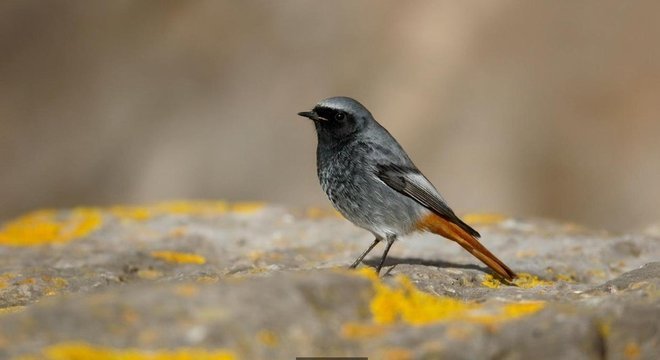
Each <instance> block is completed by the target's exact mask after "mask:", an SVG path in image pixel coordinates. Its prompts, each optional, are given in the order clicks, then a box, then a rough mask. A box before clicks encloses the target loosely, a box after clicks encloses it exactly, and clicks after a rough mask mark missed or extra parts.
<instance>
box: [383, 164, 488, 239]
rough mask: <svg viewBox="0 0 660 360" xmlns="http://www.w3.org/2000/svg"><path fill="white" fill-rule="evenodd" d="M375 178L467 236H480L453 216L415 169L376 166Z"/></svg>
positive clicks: (438, 194) (433, 188)
mask: <svg viewBox="0 0 660 360" xmlns="http://www.w3.org/2000/svg"><path fill="white" fill-rule="evenodd" d="M376 176H378V178H379V179H381V180H382V181H383V182H384V183H385V184H387V186H389V187H391V188H392V189H394V190H396V191H398V192H400V193H401V194H403V195H406V196H408V197H410V198H412V199H414V200H415V201H417V202H418V203H420V204H421V205H422V206H424V207H425V208H427V209H429V210H431V211H432V212H434V213H435V214H436V215H438V216H440V217H442V218H444V219H446V220H448V221H450V222H452V223H454V224H456V225H458V226H459V227H460V228H461V229H463V230H465V231H466V232H467V233H468V234H470V235H472V236H475V237H480V236H481V235H479V233H478V232H477V231H476V230H474V229H473V228H471V227H470V225H468V224H466V223H464V222H463V220H461V219H459V218H458V216H456V214H454V211H453V210H452V209H451V208H450V207H449V206H448V205H447V203H445V201H444V200H443V199H442V196H440V193H438V190H436V189H435V187H433V185H432V184H431V182H430V181H429V180H428V179H427V178H426V177H425V176H424V175H423V174H422V173H421V172H420V171H419V170H417V169H416V168H414V167H404V166H399V165H394V164H388V165H378V166H377V169H376Z"/></svg>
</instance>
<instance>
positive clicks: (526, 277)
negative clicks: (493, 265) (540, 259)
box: [481, 273, 553, 289]
mask: <svg viewBox="0 0 660 360" xmlns="http://www.w3.org/2000/svg"><path fill="white" fill-rule="evenodd" d="M512 283H513V284H514V285H516V286H518V287H520V288H523V289H531V288H534V287H537V286H550V285H552V284H553V283H552V281H547V280H541V279H539V277H538V276H536V275H532V274H527V273H519V274H518V277H517V278H516V279H514V280H513V281H512ZM481 285H483V286H485V287H489V288H491V289H497V288H499V287H500V286H502V285H505V284H504V283H502V282H501V281H500V279H499V278H496V277H494V276H493V275H490V274H487V275H486V276H485V277H484V280H483V281H482V282H481Z"/></svg>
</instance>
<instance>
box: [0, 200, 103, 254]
mask: <svg viewBox="0 0 660 360" xmlns="http://www.w3.org/2000/svg"><path fill="white" fill-rule="evenodd" d="M101 222H102V216H101V213H100V212H99V211H98V210H96V209H90V208H75V209H73V210H71V211H68V212H57V211H55V210H39V211H34V212H31V213H29V214H27V215H23V216H21V217H19V218H18V219H16V220H13V221H11V222H9V223H7V224H6V225H5V226H4V227H2V229H0V245H8V246H29V245H47V244H62V243H66V242H69V241H71V240H74V239H77V238H81V237H84V236H86V235H88V234H90V233H91V232H92V231H94V230H96V229H97V228H98V227H99V226H100V225H101Z"/></svg>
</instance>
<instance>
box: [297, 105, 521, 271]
mask: <svg viewBox="0 0 660 360" xmlns="http://www.w3.org/2000/svg"><path fill="white" fill-rule="evenodd" d="M298 115H300V116H304V117H307V118H309V119H311V120H313V121H314V126H315V127H316V133H317V135H318V147H317V149H316V157H317V172H318V176H319V180H320V182H321V187H322V188H323V190H324V191H325V193H326V194H327V195H328V198H329V199H330V201H331V202H332V204H333V205H334V207H335V208H336V209H337V210H338V211H339V212H340V213H341V214H342V215H344V217H346V219H348V220H350V221H351V222H352V223H353V224H355V225H357V226H359V227H361V228H364V229H366V230H369V231H370V232H371V233H372V234H374V236H375V237H376V239H375V240H374V242H373V243H372V244H371V245H370V246H369V248H367V250H365V251H364V252H363V253H362V254H361V255H360V256H359V257H358V258H357V260H355V262H354V263H353V265H351V268H355V267H356V266H357V265H358V264H359V263H360V262H361V261H362V259H364V257H365V256H366V255H367V254H368V253H369V252H370V251H371V250H372V249H373V248H374V246H376V244H378V243H379V242H381V241H382V240H386V241H387V245H386V247H385V251H384V252H383V256H382V258H381V259H380V263H379V265H378V268H377V272H378V273H380V270H381V268H382V267H383V264H384V263H385V259H386V258H387V253H388V252H389V250H390V247H392V244H393V243H394V241H395V240H396V239H397V238H398V237H400V236H403V235H406V234H409V233H411V232H414V231H430V232H432V233H435V234H438V235H441V236H444V237H446V238H448V239H450V240H453V241H455V242H457V243H458V244H459V245H461V246H462V247H463V248H464V249H466V250H467V251H469V252H470V254H472V255H474V256H476V257H477V258H478V259H479V260H481V261H482V262H483V263H484V264H486V265H488V266H489V267H490V268H491V269H493V270H494V271H495V272H496V273H497V274H499V275H500V276H502V277H503V278H505V279H509V280H511V279H513V278H515V277H516V274H515V273H514V272H513V271H512V270H511V269H509V267H508V266H506V265H505V264H504V263H503V262H502V261H500V260H499V259H498V258H497V257H495V255H493V254H492V253H491V252H490V251H488V249H486V248H485V247H484V246H483V245H481V243H479V241H478V240H477V238H479V236H480V235H479V233H478V232H477V231H476V230H474V229H473V228H471V227H470V226H469V225H468V224H466V223H464V222H463V221H462V220H461V219H459V218H458V216H456V214H454V212H453V211H452V209H451V208H449V206H448V205H447V203H446V202H445V200H444V199H443V198H442V196H441V195H440V193H439V192H438V190H436V189H435V187H434V186H433V185H432V184H431V182H430V181H429V180H428V179H427V178H426V177H425V176H424V175H423V174H422V173H421V172H420V171H419V170H418V169H417V167H416V166H415V164H413V162H412V161H411V160H410V158H409V157H408V155H407V154H406V152H405V151H403V148H401V145H399V143H398V142H397V141H396V140H395V139H394V138H393V137H392V135H390V133H389V132H388V131H387V130H385V128H383V127H382V126H381V125H380V124H379V123H378V122H377V121H376V120H375V119H374V118H373V116H372V115H371V113H370V112H369V110H367V109H366V108H365V107H364V106H363V105H362V104H360V103H359V102H357V101H356V100H354V99H351V98H348V97H332V98H328V99H325V100H322V101H321V102H319V103H318V104H317V105H316V106H315V107H314V109H313V110H312V111H305V112H301V113H298Z"/></svg>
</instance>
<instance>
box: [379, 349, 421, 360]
mask: <svg viewBox="0 0 660 360" xmlns="http://www.w3.org/2000/svg"><path fill="white" fill-rule="evenodd" d="M413 358H414V356H413V352H412V351H411V350H408V349H404V348H388V349H385V351H383V360H410V359H413Z"/></svg>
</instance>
